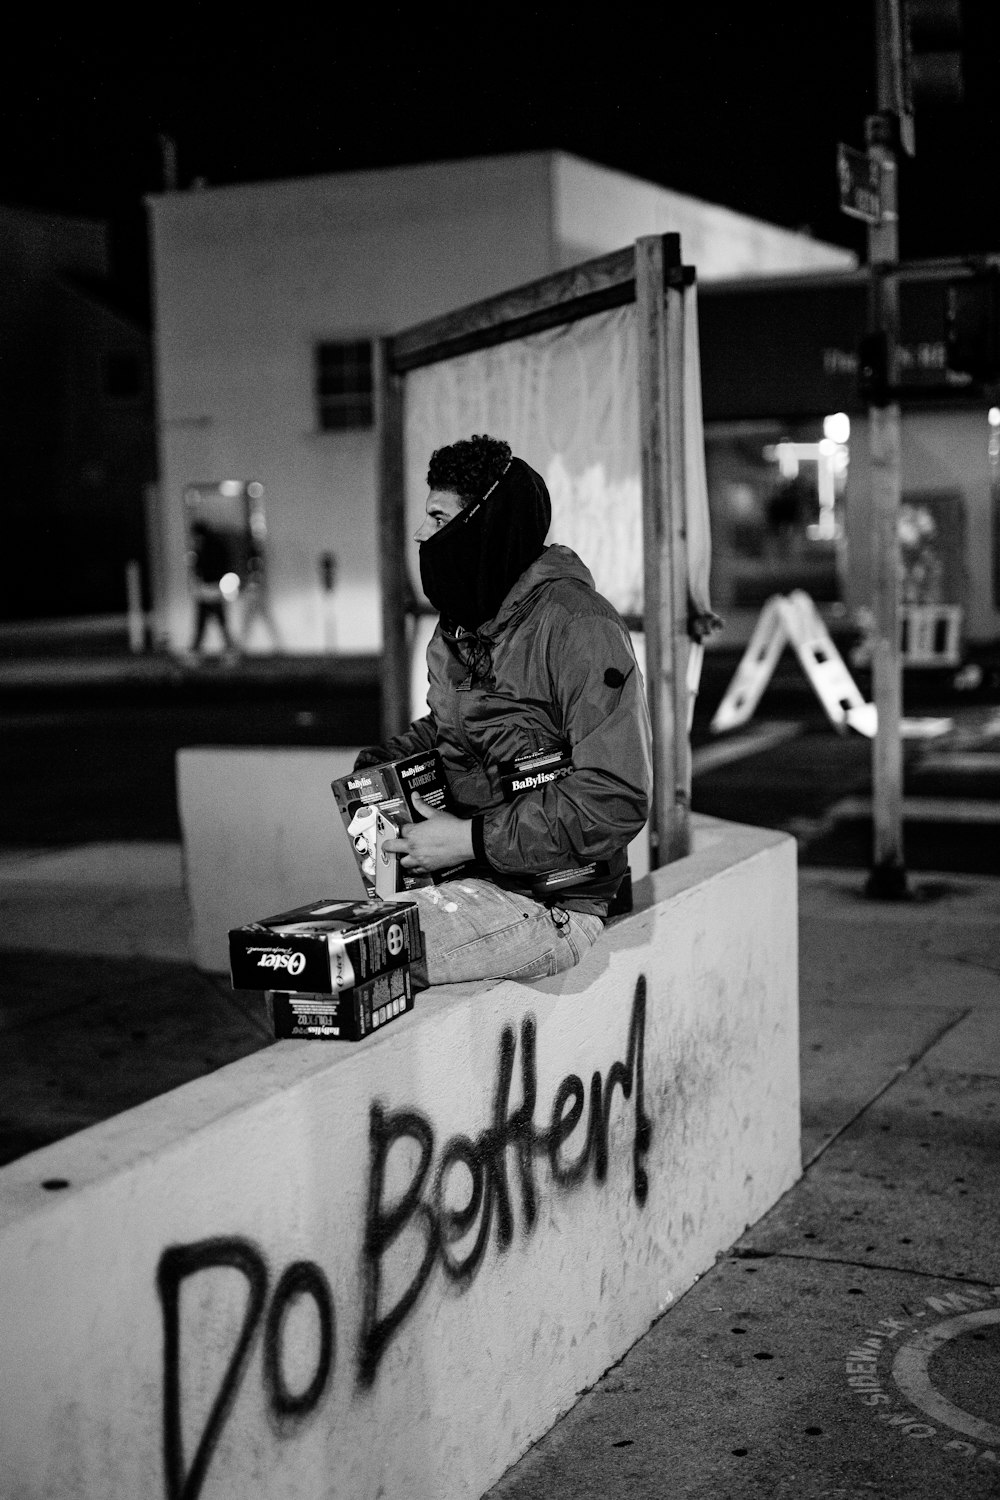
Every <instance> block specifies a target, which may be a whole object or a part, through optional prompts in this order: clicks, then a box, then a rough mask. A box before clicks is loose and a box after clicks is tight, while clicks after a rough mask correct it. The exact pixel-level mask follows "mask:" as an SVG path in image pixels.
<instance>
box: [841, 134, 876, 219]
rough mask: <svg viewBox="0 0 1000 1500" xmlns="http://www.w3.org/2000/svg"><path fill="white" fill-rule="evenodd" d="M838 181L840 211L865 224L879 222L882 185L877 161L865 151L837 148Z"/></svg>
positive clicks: (843, 147) (845, 147) (843, 146)
mask: <svg viewBox="0 0 1000 1500" xmlns="http://www.w3.org/2000/svg"><path fill="white" fill-rule="evenodd" d="M837 182H838V183H839V185H840V208H841V212H842V213H845V214H848V215H849V216H850V217H851V218H852V219H863V220H864V222H865V223H866V224H881V222H882V191H881V189H882V183H881V179H880V174H879V167H878V162H876V161H873V160H872V158H871V157H870V156H869V155H868V154H867V152H865V151H855V150H853V149H852V148H851V147H850V146H845V145H843V144H841V145H839V146H838V147H837Z"/></svg>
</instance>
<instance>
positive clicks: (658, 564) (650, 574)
mask: <svg viewBox="0 0 1000 1500" xmlns="http://www.w3.org/2000/svg"><path fill="white" fill-rule="evenodd" d="M680 273H681V261H680V238H679V236H678V235H646V236H643V238H642V239H639V240H637V241H636V245H635V298H636V326H637V332H638V359H639V422H640V446H641V457H642V513H643V553H644V564H643V582H644V591H645V595H644V610H643V614H644V628H645V634H646V691H647V693H648V696H649V709H650V719H651V721H652V727H653V775H654V786H653V810H652V814H651V816H650V836H649V845H650V849H649V858H650V864H651V866H652V868H653V869H656V868H658V867H659V866H660V865H665V864H669V863H670V862H671V861H672V860H675V859H680V858H682V857H683V856H684V855H685V854H688V853H690V848H691V831H690V802H691V753H690V743H689V740H688V733H687V657H688V634H687V599H688V589H687V523H686V509H685V503H684V295H683V290H682V286H681V282H680Z"/></svg>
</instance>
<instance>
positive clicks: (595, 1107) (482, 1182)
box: [358, 975, 652, 1385]
mask: <svg viewBox="0 0 1000 1500" xmlns="http://www.w3.org/2000/svg"><path fill="white" fill-rule="evenodd" d="M645 1026H646V981H645V977H644V976H642V975H640V977H639V980H638V982H637V984H636V988H635V996H634V998H633V1002H632V1016H631V1020H630V1023H629V1034H628V1049H627V1052H626V1057H625V1061H624V1062H616V1063H614V1064H613V1065H612V1067H611V1068H610V1069H609V1071H608V1076H607V1082H606V1083H604V1082H603V1081H602V1078H601V1074H600V1073H599V1072H595V1073H594V1074H593V1076H592V1078H591V1081H590V1115H589V1119H588V1122H587V1135H586V1140H585V1142H584V1144H583V1146H582V1147H581V1148H580V1151H579V1153H578V1154H577V1156H576V1157H575V1159H572V1160H570V1161H566V1160H564V1158H563V1147H564V1145H565V1142H566V1141H567V1140H568V1139H569V1137H570V1136H571V1135H572V1134H573V1132H574V1130H575V1129H576V1127H577V1125H578V1124H579V1122H580V1119H581V1118H582V1115H583V1110H584V1104H585V1100H586V1090H585V1088H584V1084H583V1080H582V1079H581V1078H579V1077H578V1076H577V1075H576V1074H575V1073H571V1074H569V1075H568V1076H567V1077H566V1078H564V1079H563V1081H562V1083H561V1084H560V1085H559V1088H558V1089H557V1090H556V1095H555V1098H554V1100H553V1103H552V1109H551V1112H550V1117H549V1125H548V1128H547V1129H545V1128H543V1129H539V1128H538V1127H536V1125H535V1123H534V1116H535V1108H536V1103H537V1084H536V1071H535V1022H534V1018H533V1017H531V1016H526V1017H525V1019H524V1021H523V1022H522V1025H521V1103H520V1105H519V1106H518V1107H517V1109H515V1110H513V1111H511V1110H510V1108H509V1102H510V1089H511V1082H512V1079H513V1074H514V1055H515V1041H514V1032H513V1031H512V1029H511V1028H510V1027H505V1028H504V1031H503V1034H502V1036H501V1039H500V1061H499V1069H498V1076H497V1084H496V1090H495V1093H494V1096H493V1119H492V1123H491V1124H490V1125H489V1126H488V1127H487V1128H486V1129H485V1130H484V1131H482V1132H481V1134H480V1135H479V1136H477V1137H476V1139H475V1140H471V1139H470V1138H469V1137H468V1136H462V1135H456V1136H453V1137H452V1138H451V1139H450V1140H449V1141H448V1142H447V1144H446V1145H445V1147H444V1149H443V1150H442V1152H441V1157H440V1160H439V1162H438V1166H437V1171H436V1172H435V1173H434V1175H433V1177H431V1166H432V1162H433V1157H434V1131H433V1128H432V1127H431V1125H430V1124H429V1122H428V1121H427V1120H425V1119H424V1118H423V1116H421V1115H419V1114H417V1113H415V1112H414V1111H412V1110H397V1111H395V1112H392V1113H389V1112H387V1111H386V1110H385V1109H384V1108H383V1107H382V1105H381V1104H379V1103H374V1104H373V1105H372V1107H371V1115H370V1121H369V1140H370V1146H371V1173H370V1176H369V1188H368V1213H367V1220H366V1225H365V1237H364V1245H363V1247H362V1254H361V1274H362V1284H363V1286H364V1308H363V1315H362V1320H361V1330H360V1339H359V1348H358V1378H359V1380H360V1382H361V1383H362V1384H363V1385H370V1384H371V1382H372V1381H373V1380H374V1378H375V1375H376V1372H377V1370H378V1366H379V1362H380V1360H381V1359H382V1356H383V1354H384V1353H385V1350H386V1348H387V1347H388V1345H389V1343H390V1341H391V1340H392V1338H393V1335H394V1334H395V1333H396V1330H397V1329H398V1328H399V1326H400V1325H401V1324H402V1322H403V1321H404V1320H405V1318H406V1317H407V1315H408V1314H409V1313H410V1311H411V1310H412V1309H413V1307H414V1306H415V1305H416V1303H417V1301H418V1300H419V1298H420V1295H421V1293H422V1292H423V1289H424V1287H425V1286H426V1284H427V1281H428V1278H429V1277H430V1275H431V1272H432V1271H433V1269H434V1266H435V1264H437V1263H438V1262H440V1264H441V1267H442V1269H443V1271H444V1273H445V1275H446V1276H447V1277H448V1278H449V1279H450V1280H451V1281H453V1282H456V1283H457V1284H458V1285H460V1286H462V1287H466V1286H468V1285H470V1284H471V1282H472V1280H473V1279H474V1277H475V1275H476V1272H477V1271H478V1269H479V1267H480V1265H481V1264H482V1260H483V1256H484V1254H485V1251H486V1245H487V1242H488V1239H489V1234H490V1228H491V1225H492V1222H493V1216H494V1213H495V1214H496V1243H497V1248H498V1250H500V1251H501V1252H503V1251H504V1250H506V1249H507V1248H508V1247H509V1245H510V1244H511V1241H512V1239H513V1236H514V1217H513V1211H512V1208H511V1191H510V1181H509V1178H508V1174H507V1152H508V1149H510V1150H512V1151H513V1152H514V1157H515V1161H516V1164H517V1174H518V1178H517V1180H518V1187H519V1190H520V1202H521V1213H522V1217H523V1221H524V1228H525V1232H526V1233H528V1234H530V1233H531V1231H532V1229H533V1228H534V1225H535V1221H536V1219H537V1217H538V1196H537V1187H536V1182H535V1172H534V1158H535V1156H536V1155H537V1154H542V1153H544V1154H545V1155H546V1156H547V1157H548V1161H549V1167H550V1170H551V1173H552V1177H553V1179H554V1180H555V1182H556V1183H557V1184H558V1185H559V1186H561V1187H564V1188H566V1187H573V1186H575V1185H577V1184H578V1183H580V1182H582V1180H583V1178H584V1177H585V1175H586V1173H587V1172H588V1170H590V1169H591V1168H592V1169H593V1173H594V1177H595V1179H596V1180H597V1181H598V1182H604V1181H605V1179H606V1177H607V1172H608V1132H609V1127H610V1116H611V1106H612V1102H613V1097H614V1091H615V1089H616V1088H620V1089H621V1092H622V1096H623V1097H624V1098H625V1099H626V1100H629V1099H631V1097H632V1093H633V1089H634V1091H635V1106H634V1116H635V1125H634V1131H633V1141H632V1185H633V1191H634V1193H635V1198H636V1202H637V1203H639V1204H640V1205H642V1204H643V1203H645V1201H646V1195H647V1193H648V1190H649V1180H648V1177H647V1174H646V1168H645V1165H644V1161H643V1158H644V1157H645V1154H646V1152H647V1151H648V1150H649V1144H650V1139H651V1135H652V1126H651V1123H650V1120H649V1117H648V1116H647V1114H646V1109H645V1100H644V1096H643V1086H644V1085H643V1046H644V1039H645ZM405 1139H410V1140H413V1141H415V1142H416V1143H417V1147H418V1153H419V1155H418V1160H417V1163H416V1166H415V1169H414V1171H413V1174H412V1177H411V1178H410V1181H409V1183H408V1185H407V1187H406V1190H405V1192H404V1193H403V1194H402V1196H401V1197H400V1198H399V1199H398V1200H397V1201H396V1202H395V1203H394V1204H392V1205H391V1207H388V1208H387V1207H386V1206H385V1202H384V1191H385V1175H386V1164H387V1161H388V1157H389V1152H390V1150H391V1148H392V1146H393V1145H394V1144H395V1143H396V1142H398V1141H401V1140H405ZM459 1165H461V1166H463V1167H464V1168H465V1170H466V1172H467V1174H468V1177H469V1180H470V1190H469V1196H468V1199H467V1201H466V1202H465V1203H464V1204H463V1205H462V1206H461V1207H460V1208H453V1207H449V1206H448V1203H447V1193H446V1189H447V1184H448V1181H449V1178H450V1177H451V1175H452V1173H453V1172H454V1170H455V1168H456V1167H458V1166H459ZM425 1187H426V1188H428V1191H427V1192H426V1193H425V1191H424V1190H425ZM477 1219H478V1229H477V1230H476V1234H475V1238H474V1240H473V1242H472V1244H471V1245H470V1246H468V1247H467V1249H466V1250H465V1253H464V1254H461V1253H459V1254H456V1253H455V1249H454V1247H455V1246H456V1245H457V1244H458V1243H459V1242H460V1241H462V1240H464V1239H466V1238H467V1236H468V1235H469V1233H470V1232H471V1231H472V1229H473V1227H474V1226H475V1225H476V1221H477ZM410 1224H414V1225H416V1226H419V1228H420V1230H421V1232H422V1233H423V1235H424V1249H423V1254H422V1256H421V1258H420V1262H419V1264H418V1266H417V1268H416V1270H415V1272H414V1274H413V1277H412V1279H411V1281H410V1283H409V1285H408V1286H407V1288H406V1290H405V1291H404V1292H403V1293H402V1294H401V1295H400V1297H399V1298H398V1300H397V1301H396V1302H395V1304H394V1305H393V1306H392V1307H390V1308H389V1309H388V1310H387V1311H382V1310H381V1307H380V1303H381V1287H382V1260H383V1257H384V1256H385V1254H386V1252H387V1251H388V1249H389V1248H390V1246H391V1245H392V1244H393V1243H394V1242H395V1241H396V1240H397V1239H398V1237H399V1236H400V1234H401V1233H402V1232H403V1230H404V1229H405V1228H406V1227H407V1226H408V1225H410Z"/></svg>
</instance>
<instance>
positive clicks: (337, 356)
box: [315, 339, 375, 432]
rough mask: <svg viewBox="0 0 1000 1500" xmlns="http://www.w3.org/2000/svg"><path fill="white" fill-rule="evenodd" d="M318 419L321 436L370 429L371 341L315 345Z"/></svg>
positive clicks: (372, 409)
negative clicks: (326, 433) (350, 428)
mask: <svg viewBox="0 0 1000 1500" xmlns="http://www.w3.org/2000/svg"><path fill="white" fill-rule="evenodd" d="M315 377H316V419H317V426H318V427H319V430H320V432H342V431H343V430H344V429H345V428H349V427H371V425H372V423H373V422H374V419H375V418H374V408H373V402H372V346H371V341H370V340H369V339H347V340H340V341H338V342H336V343H332V342H325V343H322V344H317V345H316V364H315Z"/></svg>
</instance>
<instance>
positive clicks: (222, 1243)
mask: <svg viewBox="0 0 1000 1500" xmlns="http://www.w3.org/2000/svg"><path fill="white" fill-rule="evenodd" d="M645 1025H646V981H645V978H644V976H640V977H639V979H638V981H637V983H636V988H635V994H634V997H633V1002H632V1013H631V1018H630V1021H629V1032H628V1044H627V1049H626V1056H625V1060H624V1061H623V1062H622V1061H619V1062H615V1063H613V1064H612V1066H611V1067H610V1068H609V1070H608V1073H607V1077H606V1079H604V1078H602V1076H601V1074H600V1072H597V1071H595V1072H594V1073H593V1074H592V1076H591V1079H590V1087H589V1091H588V1089H587V1088H586V1087H585V1085H584V1082H583V1080H582V1078H580V1077H579V1076H578V1075H577V1074H575V1073H572V1074H568V1075H567V1076H566V1077H565V1078H564V1079H563V1080H562V1082H561V1083H560V1085H559V1087H558V1088H557V1090H556V1093H555V1097H554V1099H553V1101H552V1107H551V1110H550V1111H549V1117H548V1123H547V1124H545V1125H541V1126H540V1125H538V1124H536V1122H535V1114H536V1109H537V1074H536V1066H535V1048H536V1027H535V1021H534V1018H533V1017H532V1016H526V1017H525V1018H524V1020H523V1022H522V1025H521V1035H520V1075H521V1102H520V1104H518V1106H517V1107H516V1108H515V1109H513V1110H512V1109H511V1108H510V1093H511V1085H512V1082H513V1077H514V1063H515V1057H516V1054H517V1043H516V1039H515V1035H514V1031H513V1029H512V1028H511V1027H509V1026H507V1027H504V1029H503V1032H502V1033H501V1038H500V1052H499V1061H498V1069H497V1081H496V1087H495V1091H494V1097H493V1110H492V1116H491V1121H490V1124H489V1125H488V1126H487V1127H486V1128H485V1129H484V1130H483V1131H481V1132H480V1134H479V1135H478V1136H476V1137H475V1138H471V1137H469V1136H465V1135H454V1136H452V1137H450V1138H449V1139H448V1140H447V1141H446V1143H445V1145H444V1147H443V1148H442V1150H441V1152H440V1155H439V1157H438V1159H437V1163H436V1166H435V1135H434V1128H433V1126H432V1124H431V1123H430V1121H429V1120H427V1119H426V1118H425V1117H424V1116H423V1115H422V1114H419V1113H418V1112H417V1111H415V1110H388V1109H386V1107H385V1106H384V1105H383V1104H382V1103H380V1102H378V1101H376V1102H375V1103H373V1104H372V1106H371V1109H370V1115H369V1155H370V1166H369V1186H368V1201H367V1212H366V1218H365V1226H364V1234H363V1239H362V1245H361V1283H362V1300H363V1305H362V1310H361V1325H360V1331H359V1338H358V1347H357V1369H356V1378H357V1382H358V1385H359V1387H361V1388H365V1387H368V1386H371V1384H372V1383H373V1382H374V1380H375V1378H376V1375H377V1373H378V1368H379V1364H380V1362H381V1360H382V1357H383V1355H384V1354H385V1351H386V1349H387V1348H388V1346H389V1344H390V1342H391V1340H392V1338H393V1337H394V1335H395V1334H396V1332H397V1331H398V1329H399V1328H400V1326H401V1325H402V1324H403V1322H404V1321H405V1320H406V1318H407V1317H408V1316H409V1314H410V1313H411V1312H412V1310H413V1308H414V1307H415V1306H416V1304H417V1302H418V1301H419V1300H420V1298H421V1296H422V1294H423V1293H424V1290H425V1288H426V1287H427V1284H428V1280H429V1278H430V1276H431V1273H432V1272H433V1270H434V1268H435V1266H437V1265H440V1266H441V1268H442V1270H443V1272H444V1274H445V1276H446V1277H447V1278H448V1280H449V1281H450V1282H452V1283H453V1284H455V1285H456V1286H457V1287H458V1288H459V1289H462V1290H464V1289H465V1288H467V1287H468V1286H469V1285H471V1283H472V1281H473V1279H474V1278H475V1276H476V1274H477V1272H478V1270H479V1268H480V1267H481V1265H482V1264H483V1261H484V1257H485V1254H486V1249H487V1246H488V1243H489V1240H490V1232H491V1229H492V1227H493V1225H494V1222H495V1224H496V1245H497V1249H498V1251H499V1252H501V1253H502V1252H504V1251H505V1250H507V1249H508V1247H509V1246H510V1244H511V1243H512V1241H513V1238H514V1211H513V1202H512V1198H513V1195H512V1192H511V1179H510V1174H509V1157H510V1155H511V1154H512V1155H513V1158H514V1162H515V1163H516V1174H517V1176H516V1182H517V1196H518V1199H519V1202H520V1209H521V1215H522V1220H523V1231H524V1233H525V1235H530V1234H531V1232H532V1230H533V1229H534V1226H535V1223H536V1221H537V1218H538V1202H539V1199H538V1183H537V1180H536V1160H537V1158H539V1157H544V1158H546V1159H547V1162H548V1167H549V1172H550V1174H551V1177H552V1180H553V1182H554V1184H555V1185H556V1187H557V1189H559V1190H562V1191H569V1190H572V1189H574V1188H576V1187H578V1186H579V1185H580V1184H582V1183H583V1182H584V1180H585V1179H586V1177H587V1175H588V1174H589V1173H593V1177H594V1179H595V1180H596V1181H597V1182H599V1183H602V1182H604V1181H605V1179H606V1177H607V1172H608V1141H609V1132H610V1121H611V1109H612V1104H613V1099H614V1093H615V1090H616V1089H619V1090H620V1091H621V1095H622V1097H623V1099H625V1100H626V1101H628V1100H632V1099H633V1096H634V1103H633V1106H632V1108H633V1116H634V1126H633V1133H632V1188H633V1193H634V1195H635V1199H636V1202H637V1203H638V1204H639V1205H640V1206H641V1205H642V1204H644V1203H645V1201H646V1196H647V1193H648V1188H649V1181H648V1176H647V1173H646V1168H645V1161H644V1159H645V1156H646V1153H647V1152H648V1150H649V1146H650V1141H651V1136H652V1127H651V1123H650V1120H649V1117H648V1116H647V1114H646V1108H645V1099H644V1071H643V1068H644V1042H645ZM588 1092H589V1114H588V1116H587V1122H586V1129H585V1135H584V1137H583V1140H582V1143H581V1144H580V1145H579V1146H578V1147H577V1150H576V1152H575V1154H572V1153H571V1152H570V1144H569V1143H570V1139H571V1137H572V1136H573V1135H574V1133H575V1132H576V1131H577V1128H578V1126H579V1125H580V1124H581V1121H582V1120H583V1116H584V1112H585V1110H586V1109H587V1106H588ZM406 1140H409V1141H412V1142H414V1143H415V1145H416V1148H417V1149H416V1161H415V1165H414V1167H413V1169H412V1172H411V1175H410V1177H409V1181H408V1182H407V1184H406V1186H405V1188H404V1190H403V1192H402V1193H401V1195H399V1196H398V1197H397V1198H396V1199H395V1201H393V1202H391V1203H387V1202H386V1175H387V1165H388V1158H389V1153H390V1150H391V1149H392V1147H393V1146H394V1145H395V1144H396V1143H397V1142H400V1141H406ZM460 1168H463V1169H464V1173H463V1174H462V1175H464V1176H467V1179H468V1184H469V1186H468V1196H467V1198H466V1200H465V1202H464V1203H462V1204H461V1206H459V1207H456V1206H454V1204H453V1203H452V1202H451V1201H450V1191H449V1190H450V1188H452V1187H453V1186H454V1180H455V1179H456V1178H457V1176H458V1174H459V1169H460ZM408 1228H413V1229H414V1230H416V1231H417V1232H418V1233H419V1234H420V1235H421V1236H422V1241H423V1243H422V1248H421V1250H420V1253H419V1261H418V1264H417V1265H416V1268H415V1270H414V1272H413V1275H412V1277H411V1279H410V1281H409V1283H408V1285H407V1286H406V1287H405V1289H404V1290H403V1291H402V1292H401V1293H400V1294H399V1295H398V1297H397V1299H396V1301H395V1302H394V1303H393V1305H392V1306H390V1307H388V1308H384V1307H383V1306H382V1266H383V1260H384V1257H385V1256H386V1254H387V1252H388V1251H389V1249H390V1247H391V1246H392V1245H393V1244H395V1242H396V1241H397V1240H398V1239H399V1237H400V1236H401V1235H402V1234H403V1233H404V1231H406V1230H407V1229H408ZM219 1267H229V1268H231V1269H235V1270H237V1271H239V1272H241V1273H242V1275H243V1276H244V1277H245V1279H246V1282H247V1291H248V1296H247V1302H246V1307H245V1311H244V1314H243V1319H242V1324H241V1327H240V1331H239V1334H238V1336H237V1339H236V1343H235V1346H234V1348H233V1350H232V1352H231V1354H230V1357H229V1361H228V1364H227V1366H226V1369H225V1371H224V1373H223V1376H222V1379H221V1381H220V1383H219V1387H218V1389H217V1391H216V1394H215V1397H214V1400H213V1401H212V1404H211V1407H210V1409H209V1413H208V1417H207V1419H206V1421H205V1425H204V1428H203V1430H202V1432H201V1435H200V1437H199V1440H198V1442H197V1444H196V1445H195V1446H194V1452H193V1455H192V1458H191V1462H190V1466H188V1467H186V1466H185V1458H184V1453H183V1443H182V1438H181V1427H182V1424H181V1368H182V1362H183V1361H182V1352H183V1351H182V1349H181V1337H180V1291H181V1286H182V1284H183V1283H184V1282H185V1281H186V1280H188V1279H189V1278H190V1277H193V1276H195V1275H197V1274H199V1273H201V1272H204V1271H209V1270H212V1269H215V1268H219ZM270 1287H271V1273H270V1270H269V1267H268V1263H267V1259H266V1257H265V1255H264V1253H263V1251H262V1250H261V1249H260V1247H259V1246H258V1245H256V1244H255V1243H254V1242H253V1241H251V1240H250V1239H247V1238H244V1237H242V1236H230V1237H225V1238H223V1237H218V1238H212V1239H206V1240H199V1241H197V1242H196V1243H194V1244H189V1245H173V1246H170V1247H169V1248H168V1249H166V1250H165V1251H164V1252H163V1254H162V1256H161V1257H160V1264H159V1268H158V1272H157V1290H158V1292H159V1298H160V1305H161V1309H162V1316H163V1331H164V1338H163V1350H164V1356H163V1357H164V1369H163V1457H164V1479H165V1489H166V1494H167V1497H168V1500H196V1497H197V1496H198V1495H199V1494H200V1492H201V1489H202V1485H203V1483H204V1480H205V1475H206V1473H207V1470H208V1467H209V1464H210V1462H211V1459H212V1455H213V1453H214V1452H215V1449H216V1446H217V1444H218V1441H219V1438H220V1436H221V1433H222V1431H223V1429H224V1427H225V1424H226V1422H227V1420H228V1418H229V1415H230V1413H231V1411H232V1408H233V1405H234V1403H235V1401H236V1397H237V1394H238V1392H239V1389H240V1387H241V1385H242V1383H243V1380H244V1378H245V1375H246V1371H247V1366H248V1363H249V1359H250V1355H251V1353H252V1350H253V1347H254V1345H255V1343H256V1341H257V1339H258V1336H259V1335H260V1334H261V1333H262V1334H263V1359H262V1378H263V1383H264V1393H265V1399H266V1405H267V1410H268V1412H269V1415H270V1418H271V1420H272V1423H273V1425H274V1428H275V1431H276V1433H277V1435H278V1436H279V1437H284V1436H289V1435H291V1434H293V1433H294V1432H295V1431H296V1430H297V1429H298V1428H299V1426H300V1424H301V1423H302V1422H303V1421H304V1420H305V1419H306V1418H307V1417H308V1416H309V1415H310V1414H311V1413H312V1412H314V1411H315V1410H316V1409H317V1408H318V1406H319V1405H320V1403H321V1402H322V1400H323V1398H324V1395H325V1394H326V1392H327V1390H328V1388H329V1384H330V1380H331V1377H332V1374H333V1370H334V1366H335V1363H336V1353H337V1349H336V1316H335V1309H334V1299H333V1293H332V1291H331V1288H330V1283H329V1281H328V1279H327V1276H326V1274H325V1273H324V1271H323V1270H322V1269H321V1267H320V1266H319V1265H317V1264H316V1263H315V1262H314V1261H311V1260H297V1261H295V1262H293V1263H292V1264H291V1265H289V1266H287V1267H286V1268H285V1270H284V1271H283V1273H282V1274H281V1275H280V1276H279V1278H278V1280H277V1283H276V1285H275V1286H274V1290H273V1292H272V1291H271V1290H270ZM303 1298H308V1299H309V1300H310V1301H311V1302H312V1304H313V1306H314V1308H315V1315H316V1320H317V1325H318V1334H319V1337H318V1341H317V1345H316V1354H315V1368H314V1370H313V1371H312V1372H311V1375H310V1378H309V1379H308V1381H307V1382H306V1383H305V1385H304V1386H303V1387H302V1389H300V1390H292V1389H290V1388H289V1385H288V1382H287V1379H286V1375H285V1361H284V1346H283V1340H284V1330H285V1325H286V1319H287V1315H288V1313H289V1310H290V1309H291V1307H292V1305H293V1304H294V1303H295V1302H297V1301H298V1300H299V1299H303Z"/></svg>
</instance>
